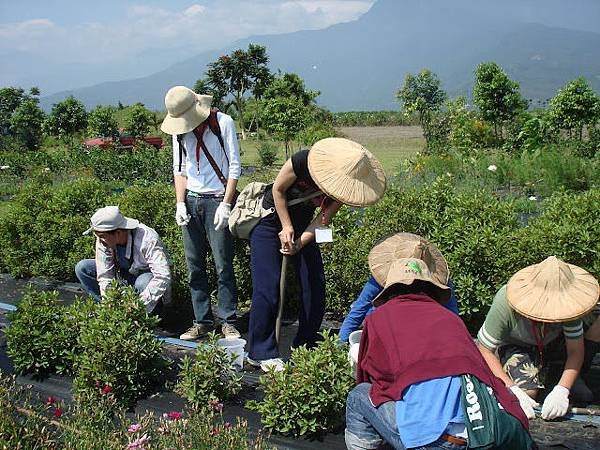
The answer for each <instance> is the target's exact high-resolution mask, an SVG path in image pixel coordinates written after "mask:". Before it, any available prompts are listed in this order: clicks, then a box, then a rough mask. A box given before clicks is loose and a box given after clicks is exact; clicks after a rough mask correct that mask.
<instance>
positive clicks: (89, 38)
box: [0, 0, 374, 87]
mask: <svg viewBox="0 0 600 450" xmlns="http://www.w3.org/2000/svg"><path fill="white" fill-rule="evenodd" d="M142 1H143V0H142ZM373 2H374V0H297V1H294V0H283V1H282V0H254V1H247V0H227V1H226V2H225V1H222V0H197V3H194V4H191V5H186V7H185V8H184V9H180V10H173V9H169V6H163V7H157V6H152V5H148V4H143V3H138V4H136V5H134V6H130V7H126V6H124V8H125V9H124V10H123V11H122V14H121V15H120V17H119V18H118V19H111V20H109V19H107V20H106V21H103V22H100V21H98V22H92V23H80V24H76V25H72V26H64V25H58V24H55V23H53V22H52V21H50V20H48V19H43V18H36V19H31V20H27V21H23V22H20V23H11V24H0V55H2V56H3V57H5V58H6V57H8V58H10V57H11V54H12V55H14V54H15V51H19V52H22V54H21V55H20V56H21V57H28V58H38V59H42V58H43V59H45V60H48V61H49V62H50V63H51V64H54V65H56V67H55V68H54V69H56V70H55V71H60V70H61V69H60V65H61V64H84V65H85V64H87V65H94V64H96V65H98V66H100V65H102V66H104V67H106V66H108V65H111V67H112V69H111V70H112V71H113V73H117V72H118V68H119V67H120V66H121V65H123V66H124V65H125V64H126V62H127V61H129V62H131V59H132V58H138V59H139V58H140V57H144V56H141V55H148V56H149V57H150V59H152V58H151V57H152V55H153V54H156V52H161V53H162V55H163V59H162V60H161V62H160V64H164V60H165V57H164V55H169V54H172V55H173V61H171V63H172V62H176V61H177V60H180V59H182V55H186V57H187V56H193V55H194V54H197V53H201V52H202V51H205V50H209V49H212V48H220V47H224V46H226V45H227V44H229V43H231V42H233V41H235V40H237V39H241V38H244V37H248V36H251V35H253V34H279V33H288V32H293V31H298V30H302V29H316V28H325V27H327V26H330V25H333V24H335V23H339V22H346V21H349V20H353V19H356V18H358V17H359V16H360V15H361V14H363V13H364V12H366V11H367V10H368V9H369V8H370V7H371V5H372V4H373ZM163 5H168V3H163ZM115 67H116V69H115ZM160 68H162V67H158V68H156V70H158V69H160ZM19 70H20V69H19V67H18V66H16V67H12V68H11V72H12V73H16V72H18V71H19ZM21 70H25V69H21ZM123 70H125V69H123ZM127 70H132V69H131V68H129V69H127ZM138 70H148V69H147V67H144V68H143V69H142V68H138ZM7 73H8V70H6V69H0V85H2V84H6V82H7V80H5V79H4V78H6V77H5V76H4V75H3V74H7ZM145 74H146V73H136V74H131V73H123V74H122V75H120V76H118V78H127V77H130V76H140V75H145ZM98 75H99V76H101V73H99V74H98ZM42 76H43V74H40V77H42ZM105 79H106V78H105ZM90 81H92V80H90ZM93 82H97V80H93ZM85 83H86V81H84V80H82V84H85ZM66 87H75V86H66Z"/></svg>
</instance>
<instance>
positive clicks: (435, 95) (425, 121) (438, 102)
mask: <svg viewBox="0 0 600 450" xmlns="http://www.w3.org/2000/svg"><path fill="white" fill-rule="evenodd" d="M441 84H442V83H441V81H440V79H439V78H438V76H437V75H436V74H435V73H433V72H432V71H430V70H429V69H423V70H421V72H419V73H418V74H417V75H413V74H411V73H409V74H407V75H406V78H404V84H403V85H402V87H401V88H400V89H398V91H397V92H396V98H397V99H398V101H399V102H400V104H401V110H402V111H403V112H404V114H406V115H412V114H415V113H416V114H417V115H418V117H419V123H420V124H421V126H422V127H423V134H424V136H425V141H426V142H427V146H428V147H429V146H431V145H432V142H431V141H432V139H433V134H434V133H433V131H434V130H433V129H432V126H433V118H434V114H435V113H436V112H437V111H439V110H440V108H441V106H442V105H443V103H444V101H446V98H447V97H448V96H447V95H446V92H444V90H443V89H442V88H441Z"/></svg>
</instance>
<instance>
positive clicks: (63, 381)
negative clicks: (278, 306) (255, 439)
mask: <svg viewBox="0 0 600 450" xmlns="http://www.w3.org/2000/svg"><path fill="white" fill-rule="evenodd" d="M28 281H29V282H33V283H32V284H33V286H34V287H35V288H38V289H45V290H48V289H50V290H54V289H56V290H58V291H59V293H60V298H61V299H62V300H64V301H65V302H66V303H69V302H71V301H72V300H73V299H74V298H75V296H76V295H78V294H80V293H81V292H80V291H79V290H78V288H77V285H75V284H70V283H66V284H62V283H57V282H53V281H49V280H44V279H34V280H28ZM27 284H28V282H27V281H23V280H14V279H13V278H12V277H10V276H9V275H5V274H0V302H1V303H8V304H15V302H16V301H18V299H19V298H20V297H21V295H22V293H23V291H24V290H25V287H26V286H27ZM4 326H6V312H5V311H3V310H2V309H0V370H1V371H2V372H4V373H12V372H13V370H12V367H11V363H10V360H9V359H8V357H7V356H6V342H5V338H4V334H3V333H2V332H1V328H2V327H4ZM241 328H242V329H243V326H242V327H241ZM296 329H297V327H296V324H294V323H288V324H284V326H283V327H282V344H281V350H282V353H283V356H284V358H285V357H288V356H289V352H290V343H291V341H292V339H293V337H294V334H295V332H296ZM177 331H179V330H177ZM162 334H165V335H172V336H174V335H176V333H169V332H168V331H165V332H164V333H162ZM192 352H193V351H192V350H189V349H183V348H180V347H176V346H171V345H165V346H164V353H165V356H166V357H168V358H169V359H171V360H172V361H174V364H173V368H172V370H171V371H170V373H168V374H167V375H166V376H167V379H168V380H169V381H170V383H169V382H168V383H167V385H169V384H171V385H172V383H173V382H174V381H175V376H176V367H177V362H178V361H179V360H180V359H181V358H183V356H185V355H187V354H192ZM259 375H260V371H258V370H256V369H254V368H252V367H249V366H248V365H246V366H245V367H244V371H243V379H242V382H243V389H242V392H241V393H240V395H238V396H237V398H236V399H235V400H234V401H231V402H226V403H225V408H224V410H223V413H224V416H225V418H226V420H229V421H235V418H236V417H239V416H242V417H244V418H245V419H246V420H247V421H248V425H249V429H250V433H251V434H255V433H256V432H258V430H260V428H261V426H260V416H259V415H258V414H257V413H255V412H253V411H249V410H247V409H246V408H244V403H245V402H246V401H247V400H250V399H259V398H260V397H261V392H260V389H257V387H258V377H259ZM17 381H18V382H19V383H21V384H24V385H30V386H31V387H32V389H33V391H34V392H36V393H39V395H40V396H41V398H46V397H48V396H50V395H52V396H54V397H56V398H59V399H61V400H64V401H66V402H70V401H71V399H72V397H71V379H69V378H67V377H59V376H50V377H48V378H46V379H44V380H43V381H39V380H34V379H32V378H31V377H28V376H19V377H17ZM586 381H587V382H588V386H590V388H591V389H592V390H593V391H594V394H595V404H596V407H598V405H597V404H598V403H599V400H600V361H599V358H596V360H595V365H594V367H593V369H592V370H591V371H590V373H589V376H588V377H587V379H586ZM184 404H185V402H184V400H183V399H182V398H181V397H179V396H178V395H176V394H174V393H173V392H171V391H163V392H157V393H156V394H154V395H152V396H151V397H149V398H147V399H145V400H141V401H139V402H138V404H137V407H136V412H138V413H144V412H145V411H152V412H154V413H155V414H157V415H162V414H163V413H165V412H169V411H181V410H182V409H183V407H184ZM581 406H584V405H581ZM530 431H531V434H532V436H533V437H534V439H535V441H536V442H537V443H538V445H539V448H540V450H553V449H564V448H567V449H573V450H588V449H589V450H592V449H593V450H597V449H600V426H599V425H596V424H593V423H586V422H578V421H574V420H560V421H552V422H546V421H543V420H541V419H536V420H533V421H531V422H530ZM269 442H270V443H271V444H272V445H274V446H276V447H277V448H279V449H290V450H295V449H298V450H304V449H331V450H338V449H339V450H343V449H345V448H346V446H345V444H344V436H343V431H340V432H337V433H329V434H327V435H325V436H322V437H320V438H319V439H295V438H291V437H287V436H280V435H272V436H271V438H270V440H269Z"/></svg>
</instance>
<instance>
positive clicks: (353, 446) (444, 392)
mask: <svg viewBox="0 0 600 450" xmlns="http://www.w3.org/2000/svg"><path fill="white" fill-rule="evenodd" d="M376 261H377V258H375V259H373V258H369V267H370V269H371V273H372V274H373V275H375V274H376V273H377V271H378V264H377V262H376ZM379 268H380V267H379ZM442 272H443V271H438V272H437V273H434V272H432V271H431V270H430V268H429V267H428V265H427V264H426V263H425V261H423V260H421V259H419V258H414V257H409V258H398V259H395V260H394V261H393V262H392V263H391V264H390V265H389V268H388V270H387V273H386V275H385V277H386V278H385V281H383V286H384V287H383V290H382V291H381V292H380V293H379V294H378V295H377V296H376V297H375V298H374V299H373V304H374V305H375V306H376V309H375V311H373V313H372V314H370V315H369V316H368V317H367V318H366V319H365V325H364V328H363V332H362V335H361V341H360V351H359V356H358V366H357V372H356V383H357V386H356V387H355V388H354V389H353V390H352V391H350V393H349V394H348V399H347V402H346V436H345V437H346V446H347V448H348V449H349V450H359V449H360V450H363V449H377V448H382V447H381V445H382V444H383V443H384V441H385V443H387V444H389V445H390V446H391V447H393V448H396V449H405V448H425V447H427V448H432V449H443V448H448V449H449V448H452V449H457V450H458V449H466V448H467V444H468V446H469V447H470V448H507V449H508V448H510V449H512V450H526V449H529V448H531V444H532V440H531V437H530V436H529V434H528V433H527V427H528V422H527V418H526V417H525V415H524V414H523V412H522V411H521V408H520V407H519V402H518V400H517V399H516V398H515V397H514V395H512V394H511V393H510V391H509V390H508V389H507V388H506V387H505V386H504V384H503V383H502V382H501V381H500V380H499V379H498V378H496V377H495V376H494V375H493V374H492V371H491V370H490V369H489V367H488V366H487V364H486V362H485V360H484V359H483V358H482V356H481V354H480V353H479V350H478V349H477V346H476V345H475V343H474V342H473V339H472V337H471V336H470V334H469V332H468V330H467V329H466V327H465V325H464V323H463V322H462V320H461V319H460V318H459V317H458V316H457V315H456V314H454V313H452V312H450V311H448V310H447V309H446V308H444V307H443V306H442V305H443V304H445V303H447V302H448V300H449V298H450V289H449V288H448V286H447V285H446V283H445V279H443V277H442V279H439V278H440V276H439V275H440V274H441V273H442ZM432 349H434V351H432ZM475 402H477V404H474V403H475ZM499 404H500V405H501V406H499ZM467 407H469V408H470V409H471V412H469V409H467ZM473 411H476V412H477V413H479V414H472V412H473ZM386 448H387V447H386Z"/></svg>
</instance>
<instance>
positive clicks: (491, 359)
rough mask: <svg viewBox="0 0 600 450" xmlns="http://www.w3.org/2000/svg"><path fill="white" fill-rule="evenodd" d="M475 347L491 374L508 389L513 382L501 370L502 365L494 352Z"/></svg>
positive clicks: (480, 346)
mask: <svg viewBox="0 0 600 450" xmlns="http://www.w3.org/2000/svg"><path fill="white" fill-rule="evenodd" d="M477 347H478V348H479V351H480V352H481V356H483V359H485V362H486V363H487V365H488V367H489V368H490V370H491V371H492V373H493V374H494V375H495V376H497V377H498V378H500V379H501V380H502V382H503V383H504V385H505V386H506V387H510V386H512V385H513V384H515V383H514V381H513V380H511V378H510V377H509V376H508V374H507V373H506V372H505V371H504V369H503V368H502V363H501V362H500V360H499V359H498V357H497V356H496V354H495V353H494V352H492V351H491V350H490V349H488V348H486V347H484V346H483V345H481V344H477Z"/></svg>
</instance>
